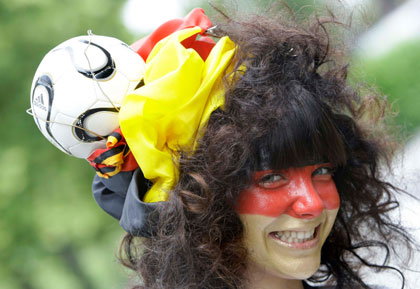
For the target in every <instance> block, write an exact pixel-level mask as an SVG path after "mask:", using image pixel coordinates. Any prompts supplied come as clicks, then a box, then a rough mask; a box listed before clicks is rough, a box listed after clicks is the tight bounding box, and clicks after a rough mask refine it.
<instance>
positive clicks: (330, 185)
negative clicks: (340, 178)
mask: <svg viewBox="0 0 420 289" xmlns="http://www.w3.org/2000/svg"><path fill="white" fill-rule="evenodd" d="M314 187H315V190H316V191H317V192H318V195H319V198H320V199H321V200H322V203H323V205H324V208H325V209H327V210H335V209H338V208H339V207H340V196H339V194H338V192H337V187H336V186H335V183H334V181H329V182H314Z"/></svg>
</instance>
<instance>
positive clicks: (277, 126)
mask: <svg viewBox="0 0 420 289" xmlns="http://www.w3.org/2000/svg"><path fill="white" fill-rule="evenodd" d="M288 91H289V92H290V94H289V93H288V95H289V96H290V97H289V98H288V97H287V96H285V97H284V98H285V100H284V101H283V103H281V104H277V105H279V107H280V110H279V113H278V116H276V121H275V123H274V124H273V129H272V130H271V131H270V132H269V133H267V134H266V135H264V136H262V137H261V138H259V139H258V140H256V142H255V146H254V149H255V151H256V153H257V164H256V169H257V170H266V169H278V170H281V169H287V168H290V167H302V166H307V165H312V164H317V163H324V162H329V163H331V164H332V165H333V166H340V165H343V164H345V163H346V160H347V155H346V148H345V142H344V136H342V135H341V134H340V132H339V130H338V128H337V126H336V122H335V120H334V114H333V113H332V111H331V110H330V108H329V107H328V106H327V105H326V104H325V103H324V102H322V101H321V99H320V97H318V96H314V95H313V94H311V93H310V92H309V91H307V90H306V89H304V88H303V87H302V86H300V85H291V87H289V89H288Z"/></svg>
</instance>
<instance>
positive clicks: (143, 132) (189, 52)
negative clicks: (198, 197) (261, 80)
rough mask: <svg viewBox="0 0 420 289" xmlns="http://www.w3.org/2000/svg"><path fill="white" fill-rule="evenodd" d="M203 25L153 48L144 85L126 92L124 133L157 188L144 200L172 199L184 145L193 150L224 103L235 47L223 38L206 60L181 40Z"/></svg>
mask: <svg viewBox="0 0 420 289" xmlns="http://www.w3.org/2000/svg"><path fill="white" fill-rule="evenodd" d="M199 32H201V28H200V27H195V28H189V29H185V30H180V31H177V32H175V33H173V34H171V35H170V36H168V37H166V38H165V39H163V40H161V41H160V42H159V43H157V44H156V46H155V47H154V48H153V50H152V51H151V53H150V55H149V57H148V59H147V64H146V70H145V75H144V83H145V85H144V86H142V87H140V88H139V89H137V90H136V91H134V93H132V94H130V95H127V96H126V97H125V99H124V103H123V105H122V107H121V110H120V113H119V118H120V126H121V130H122V133H123V135H124V137H125V139H126V141H127V144H128V146H129V147H130V149H131V151H132V152H133V154H134V157H135V158H136V160H137V163H138V164H139V166H140V168H141V170H142V172H143V174H144V176H145V177H146V178H147V179H149V180H151V181H152V182H153V186H152V187H151V188H150V190H149V191H148V192H147V194H146V195H145V197H144V199H143V201H145V202H158V201H166V200H168V191H169V190H170V189H171V188H173V186H174V185H175V184H176V182H177V179H178V174H179V172H178V167H177V164H176V163H177V160H178V158H179V155H178V153H177V151H179V149H187V150H192V149H193V148H194V147H195V145H196V144H197V139H198V137H199V132H200V131H201V130H202V129H203V128H204V127H205V125H206V124H207V121H208V119H209V117H210V114H211V113H212V112H213V111H214V110H215V109H216V108H218V107H220V106H222V105H223V102H224V90H223V84H222V83H221V77H222V75H223V72H224V71H225V69H226V68H227V67H228V65H229V63H230V61H231V59H232V56H233V54H234V50H235V45H234V43H233V42H232V41H231V40H230V39H229V38H228V37H224V38H221V39H220V40H219V41H218V42H217V44H216V45H215V47H214V48H213V49H212V51H211V53H210V55H209V56H208V58H207V60H206V61H203V59H202V58H201V57H200V56H199V54H198V53H197V52H196V51H195V50H193V49H186V48H185V47H184V46H183V45H182V44H181V43H180V42H181V41H183V40H184V39H186V38H188V37H190V36H192V35H195V34H197V33H199Z"/></svg>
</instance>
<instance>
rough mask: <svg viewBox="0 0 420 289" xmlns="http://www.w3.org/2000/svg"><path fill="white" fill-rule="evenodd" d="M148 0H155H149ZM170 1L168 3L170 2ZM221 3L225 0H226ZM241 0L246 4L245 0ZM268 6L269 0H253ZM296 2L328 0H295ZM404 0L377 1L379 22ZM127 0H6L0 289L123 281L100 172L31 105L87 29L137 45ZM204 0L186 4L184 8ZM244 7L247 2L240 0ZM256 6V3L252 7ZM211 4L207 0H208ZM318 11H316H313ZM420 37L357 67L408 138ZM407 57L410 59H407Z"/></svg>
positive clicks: (0, 110) (0, 10)
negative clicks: (98, 183)
mask: <svg viewBox="0 0 420 289" xmlns="http://www.w3.org/2000/svg"><path fill="white" fill-rule="evenodd" d="M150 1H151V0H150ZM168 1H171V0H168ZM219 2H223V1H219ZM238 2H239V3H243V2H242V1H238ZM246 2H247V3H248V4H249V3H251V4H252V5H256V6H261V5H262V6H264V5H266V3H267V2H268V1H246ZM289 2H290V4H291V5H292V6H293V8H294V9H297V10H298V9H306V8H302V7H308V6H306V5H308V4H313V3H315V4H322V3H323V1H315V2H314V1H289ZM402 2H404V1H383V2H374V3H376V4H375V5H373V6H370V7H375V9H372V11H370V12H369V13H368V15H369V17H370V19H371V21H372V22H373V23H375V22H377V21H378V20H379V19H380V18H381V17H382V16H383V15H386V14H387V13H388V12H389V11H391V10H392V9H394V8H396V7H397V6H398V5H400V4H402ZM124 3H125V1H122V0H88V1H87V0H71V1H70V0H62V1H53V0H13V1H11V0H9V1H5V0H0V36H1V40H0V83H1V86H0V87H1V88H2V89H1V92H0V93H1V96H0V119H1V126H0V132H1V134H0V135H2V141H1V145H0V146H1V150H0V164H1V166H2V168H3V169H2V170H1V172H0V288H2V289H55V288H60V289H67V288H68V289H70V288H72V289H74V288H82V289H96V288H98V289H99V288H101V289H102V288H107V289H110V288H111V289H112V288H124V287H125V286H126V282H127V279H128V276H129V272H127V271H125V270H124V269H123V268H122V266H121V265H119V264H118V262H117V259H116V252H117V249H118V243H119V241H120V239H121V237H122V236H123V234H124V232H123V230H122V229H121V228H120V227H119V225H118V222H117V221H115V220H114V219H112V218H111V217H109V216H108V215H106V214H105V213H104V212H102V211H101V209H100V208H99V207H98V206H97V205H96V203H95V201H94V200H93V198H92V196H91V191H90V185H91V180H92V177H93V175H94V172H93V170H92V169H91V168H90V167H89V165H88V164H87V163H86V162H84V161H83V160H79V159H75V158H72V157H69V156H67V155H65V154H63V153H62V152H61V151H59V150H58V149H56V148H55V147H53V146H52V145H51V144H49V143H48V141H47V140H46V139H44V137H43V136H42V135H41V133H40V132H39V131H38V129H37V127H36V125H35V123H34V121H33V119H32V117H31V116H29V115H27V114H26V113H25V110H26V109H27V108H29V106H30V104H29V93H30V86H31V82H32V77H33V74H34V73H35V70H36V67H37V66H38V64H39V62H40V61H41V59H42V57H43V55H45V54H46V53H47V52H48V51H49V50H50V49H51V48H53V47H54V46H56V45H57V44H58V43H60V42H63V41H64V40H66V39H68V38H71V37H74V36H77V35H82V34H86V31H87V30H88V29H91V30H92V31H93V32H94V33H95V34H100V35H101V34H102V35H108V36H113V37H116V38H119V39H121V40H123V41H125V42H127V43H132V42H133V41H135V40H136V39H138V38H139V37H141V36H143V35H141V33H136V32H130V31H129V30H128V29H127V28H126V27H125V26H124V25H123V21H122V16H121V15H122V12H121V11H122V7H123V5H124ZM199 5H200V1H184V3H183V8H182V9H183V10H184V11H185V12H187V11H188V10H190V8H192V7H196V6H199ZM240 5H241V4H240ZM252 5H251V6H252ZM203 6H204V8H205V9H207V10H208V9H209V6H208V5H207V4H205V3H204V4H203ZM309 10H311V9H309ZM419 48H420V40H412V41H409V42H404V43H401V45H398V46H397V47H395V48H393V49H392V50H391V51H389V52H388V53H386V54H384V55H382V56H381V57H374V58H372V57H368V56H365V55H364V54H360V53H359V54H357V58H355V62H357V63H358V66H357V70H355V72H354V73H356V74H359V75H361V76H362V77H363V78H366V79H367V80H368V81H369V82H370V83H372V84H373V85H376V86H378V87H379V88H380V90H381V91H382V92H383V93H385V94H387V95H389V98H390V100H391V101H392V102H394V104H395V107H396V108H397V109H399V110H400V114H399V116H398V118H397V121H398V122H399V125H400V126H401V127H403V129H404V132H405V134H406V135H407V136H409V137H410V136H411V135H414V133H415V132H416V130H417V129H418V128H419V126H420V113H419V110H420V107H419V97H418V92H419V91H420V81H419V79H420V49H419ZM402 56H403V57H402Z"/></svg>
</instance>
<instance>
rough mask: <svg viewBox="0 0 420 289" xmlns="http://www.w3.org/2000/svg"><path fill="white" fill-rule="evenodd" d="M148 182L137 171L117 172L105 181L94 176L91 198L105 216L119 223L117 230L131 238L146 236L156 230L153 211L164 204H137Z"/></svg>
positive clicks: (139, 202)
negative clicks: (121, 230)
mask: <svg viewBox="0 0 420 289" xmlns="http://www.w3.org/2000/svg"><path fill="white" fill-rule="evenodd" d="M149 185H150V184H149V182H148V181H147V180H146V179H145V178H144V176H143V174H142V172H141V170H140V169H136V170H135V171H134V172H120V173H118V174H116V175H115V176H113V177H110V178H108V179H105V178H101V177H99V176H98V175H95V178H94V179H93V183H92V192H93V197H94V198H95V200H96V202H97V203H98V205H99V206H100V207H101V208H102V209H103V210H104V211H105V212H107V213H108V214H109V215H111V216H112V217H114V218H116V219H118V220H120V225H121V227H122V228H123V229H124V230H125V231H126V232H128V233H130V234H132V235H134V236H142V237H150V236H151V235H154V234H155V233H156V230H157V227H156V226H157V225H156V224H157V220H158V214H157V208H158V207H159V206H162V205H163V204H164V203H165V202H156V203H145V202H143V201H141V198H142V197H143V195H144V194H145V193H146V192H147V190H148V188H149Z"/></svg>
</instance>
